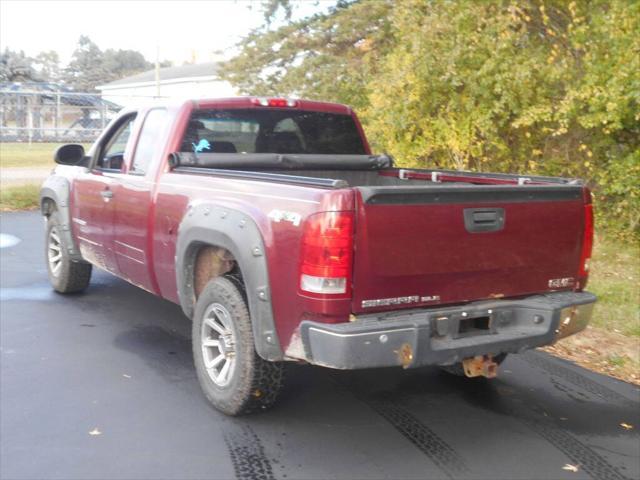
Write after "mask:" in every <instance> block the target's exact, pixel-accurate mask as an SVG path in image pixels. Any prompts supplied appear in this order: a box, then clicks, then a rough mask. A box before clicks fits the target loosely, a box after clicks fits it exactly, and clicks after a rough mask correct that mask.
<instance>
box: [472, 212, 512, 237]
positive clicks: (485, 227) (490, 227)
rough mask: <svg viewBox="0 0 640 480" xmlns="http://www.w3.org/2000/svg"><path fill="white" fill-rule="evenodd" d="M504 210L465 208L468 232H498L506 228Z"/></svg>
mask: <svg viewBox="0 0 640 480" xmlns="http://www.w3.org/2000/svg"><path fill="white" fill-rule="evenodd" d="M504 217H505V215H504V208H465V209H464V226H465V228H466V229H467V232H470V233H477V232H497V231H499V230H502V229H503V228H504Z"/></svg>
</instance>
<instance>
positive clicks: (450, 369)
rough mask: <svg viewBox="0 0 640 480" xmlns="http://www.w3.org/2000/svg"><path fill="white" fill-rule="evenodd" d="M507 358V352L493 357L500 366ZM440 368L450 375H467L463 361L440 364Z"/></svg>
mask: <svg viewBox="0 0 640 480" xmlns="http://www.w3.org/2000/svg"><path fill="white" fill-rule="evenodd" d="M505 358H507V354H506V353H501V354H500V355H496V356H495V357H493V361H494V362H496V363H497V364H498V366H500V364H501V363H502V362H504V359H505ZM440 369H441V370H442V371H443V372H447V373H448V374H450V375H455V376H457V377H466V375H465V373H464V367H463V366H462V362H460V363H456V364H453V365H440Z"/></svg>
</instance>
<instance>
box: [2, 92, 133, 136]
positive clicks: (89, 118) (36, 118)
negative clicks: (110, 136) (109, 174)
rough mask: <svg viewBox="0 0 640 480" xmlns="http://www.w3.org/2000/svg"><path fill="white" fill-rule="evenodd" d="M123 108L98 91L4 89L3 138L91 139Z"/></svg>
mask: <svg viewBox="0 0 640 480" xmlns="http://www.w3.org/2000/svg"><path fill="white" fill-rule="evenodd" d="M121 108H122V107H121V106H120V105H117V104H115V103H113V102H109V101H107V100H104V99H103V98H101V96H100V95H99V94H95V93H77V92H65V91H28V90H27V91H24V90H22V91H16V90H8V89H7V90H4V89H3V90H0V142H28V143H31V142H78V143H88V142H92V141H93V140H95V139H96V138H97V137H98V135H99V134H100V132H101V131H102V130H103V129H104V127H105V126H106V125H107V124H108V123H109V121H110V120H111V119H112V118H113V117H114V116H115V115H116V114H117V113H118V111H119V110H120V109H121Z"/></svg>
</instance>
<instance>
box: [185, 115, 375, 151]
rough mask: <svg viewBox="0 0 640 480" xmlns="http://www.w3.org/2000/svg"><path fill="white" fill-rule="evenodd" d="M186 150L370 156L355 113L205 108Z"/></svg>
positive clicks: (193, 121)
mask: <svg viewBox="0 0 640 480" xmlns="http://www.w3.org/2000/svg"><path fill="white" fill-rule="evenodd" d="M181 151H182V152H195V153H282V154H287V153H289V154H317V155H323V154H341V155H363V154H366V150H365V145H364V142H363V139H362V137H361V135H360V132H359V130H358V127H357V126H356V123H355V121H354V119H353V117H352V116H351V115H348V114H339V113H325V112H316V111H307V110H294V109H258V108H250V109H219V108H212V109H202V110H196V111H195V112H193V114H192V116H191V119H190V120H189V124H188V125H187V129H186V131H185V135H184V138H183V141H182V145H181Z"/></svg>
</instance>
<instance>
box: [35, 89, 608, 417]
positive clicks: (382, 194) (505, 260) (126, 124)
mask: <svg viewBox="0 0 640 480" xmlns="http://www.w3.org/2000/svg"><path fill="white" fill-rule="evenodd" d="M55 161H56V162H57V163H58V164H60V166H58V167H56V169H55V171H54V172H53V173H52V175H51V176H50V177H49V178H48V179H47V180H46V181H45V182H44V184H43V186H42V190H41V194H40V198H41V208H42V213H43V215H44V216H45V218H46V259H47V266H48V271H49V278H50V281H51V284H52V285H53V288H54V289H55V290H56V291H58V292H61V293H68V292H78V291H81V290H83V289H85V288H86V287H87V286H88V284H89V280H90V277H91V269H92V266H96V267H99V268H101V269H104V270H107V271H109V272H111V273H113V274H115V275H117V276H119V277H122V278H123V279H125V280H127V281H129V282H130V283H132V284H134V285H137V286H139V287H140V288H143V289H145V290H147V291H149V292H151V293H153V294H155V295H158V296H160V297H162V298H166V299H168V300H170V301H172V302H175V303H178V304H180V306H181V307H182V310H183V311H184V313H185V315H186V316H187V317H188V318H190V319H192V321H193V330H192V332H193V337H192V340H193V356H194V362H195V367H196V370H197V373H198V378H199V380H200V383H201V385H202V389H203V391H204V393H205V395H206V397H207V398H208V399H209V400H210V402H211V403H212V404H213V405H214V406H216V407H217V408H218V409H220V410H222V411H223V412H226V413H228V414H231V415H236V414H240V413H245V412H249V411H251V410H254V409H256V408H265V407H268V406H269V405H271V404H273V402H274V401H275V399H276V397H277V394H278V391H279V390H280V388H281V386H282V381H283V365H284V362H285V361H294V362H307V363H310V364H315V365H321V366H324V367H330V368H339V369H361V368H372V367H389V366H401V367H404V368H413V367H420V366H424V365H438V366H441V367H442V368H444V369H446V370H448V371H450V372H452V373H457V374H462V375H467V376H470V377H473V376H479V375H483V376H486V377H492V376H494V375H495V374H496V371H497V366H498V365H499V363H500V362H501V361H502V360H503V359H504V358H505V355H506V354H508V353H519V352H522V351H524V350H527V349H531V348H535V347H538V346H541V345H548V344H551V343H553V342H555V341H556V340H558V339H559V338H562V337H564V336H567V335H570V334H572V333H575V332H577V331H579V330H581V329H583V328H584V327H585V326H586V324H587V323H588V321H589V318H590V316H591V311H592V308H593V305H594V302H595V300H596V298H595V296H594V295H592V294H591V293H588V292H586V291H584V288H585V285H586V282H587V276H588V271H589V259H590V256H591V246H592V238H593V212H592V205H591V194H590V192H589V190H588V189H587V188H586V187H585V186H584V185H583V184H582V183H581V182H580V181H579V180H575V179H564V178H550V177H534V176H528V177H523V176H517V175H504V174H485V173H470V172H458V171H445V170H419V169H401V168H396V167H394V165H393V160H392V158H390V157H388V156H386V155H373V154H372V153H371V151H370V148H369V145H368V143H367V140H366V138H365V136H364V133H363V130H362V127H361V125H360V123H359V121H358V119H357V117H356V115H355V114H354V112H353V111H352V110H351V109H349V108H348V107H346V106H344V105H337V104H332V103H321V102H313V101H307V100H290V99H281V98H232V99H218V100H197V101H188V102H183V103H181V104H176V105H163V106H153V107H149V108H142V109H138V110H126V111H124V112H122V113H121V114H120V115H119V116H118V118H116V119H114V120H113V121H112V122H111V124H110V125H109V127H108V128H107V129H106V130H105V131H104V133H103V134H102V135H101V136H100V138H99V139H98V140H97V141H96V143H95V144H94V145H93V146H92V148H91V149H90V150H89V152H88V153H87V154H85V152H84V149H83V148H82V146H80V145H65V146H63V147H61V148H59V149H58V151H57V152H56V155H55Z"/></svg>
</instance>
